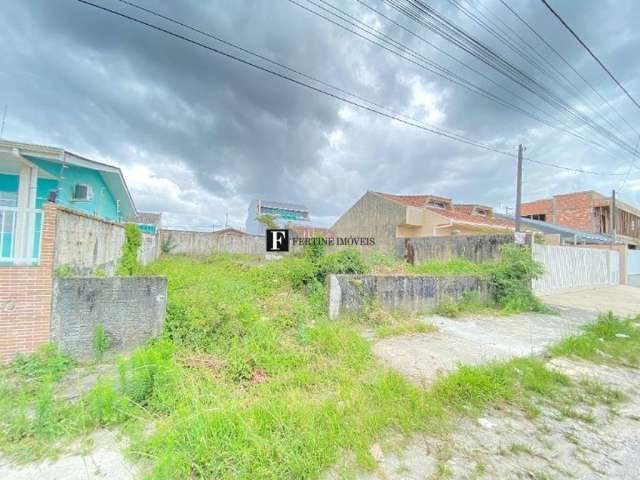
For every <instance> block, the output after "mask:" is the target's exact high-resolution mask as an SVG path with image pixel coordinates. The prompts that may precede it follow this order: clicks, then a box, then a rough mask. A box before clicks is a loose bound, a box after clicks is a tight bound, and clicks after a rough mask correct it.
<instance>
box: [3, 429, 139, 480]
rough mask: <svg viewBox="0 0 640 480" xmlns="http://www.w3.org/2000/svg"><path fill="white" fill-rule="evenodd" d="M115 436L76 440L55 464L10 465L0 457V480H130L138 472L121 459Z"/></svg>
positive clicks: (107, 433) (99, 434) (100, 432)
mask: <svg viewBox="0 0 640 480" xmlns="http://www.w3.org/2000/svg"><path fill="white" fill-rule="evenodd" d="M123 448H124V445H123V443H122V442H121V441H120V439H119V438H118V436H117V434H116V433H114V432H111V431H109V430H98V431H96V432H94V433H93V434H92V435H91V436H90V437H89V438H88V439H87V438H83V439H79V440H78V441H77V442H76V444H75V445H74V446H73V447H72V448H71V449H70V451H69V452H68V453H66V454H64V455H62V456H60V457H59V458H57V459H56V460H44V461H42V462H35V463H29V464H26V465H15V464H10V463H9V462H7V461H6V460H3V459H2V457H0V479H2V480H41V479H42V480H107V479H108V480H130V479H134V478H139V476H140V473H141V471H140V470H139V469H138V467H136V466H134V465H131V464H130V463H129V462H128V461H127V460H126V459H125V458H124V456H123V454H122V449H123Z"/></svg>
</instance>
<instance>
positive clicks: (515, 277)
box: [490, 245, 545, 311]
mask: <svg viewBox="0 0 640 480" xmlns="http://www.w3.org/2000/svg"><path fill="white" fill-rule="evenodd" d="M501 251H502V258H501V259H500V260H499V261H498V262H496V263H495V264H494V265H493V267H492V268H491V270H490V280H491V283H492V285H493V288H494V295H495V299H496V302H497V303H498V305H500V306H502V307H503V308H504V309H505V310H507V311H543V310H544V309H545V307H544V305H542V303H541V302H540V301H539V300H538V299H537V298H536V296H535V295H534V294H533V292H532V291H531V281H532V280H534V279H536V278H539V277H540V276H541V275H542V273H543V272H544V269H543V267H542V265H541V264H540V263H538V262H536V261H535V260H534V259H533V256H532V255H531V250H530V249H529V248H524V247H519V246H517V245H504V246H503V247H502V249H501Z"/></svg>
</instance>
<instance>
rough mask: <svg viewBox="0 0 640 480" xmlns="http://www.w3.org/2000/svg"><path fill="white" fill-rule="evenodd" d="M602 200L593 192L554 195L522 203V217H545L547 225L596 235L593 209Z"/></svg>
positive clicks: (600, 196)
mask: <svg viewBox="0 0 640 480" xmlns="http://www.w3.org/2000/svg"><path fill="white" fill-rule="evenodd" d="M604 198H605V197H603V196H602V195H600V194H599V193H597V192H593V191H588V192H577V193H568V194H565V195H554V197H553V198H550V199H543V200H536V201H534V202H526V203H523V204H522V215H523V216H528V215H546V222H547V223H553V224H556V225H562V226H565V227H570V228H575V229H577V230H582V231H584V232H592V233H597V232H596V223H595V218H594V216H593V215H594V213H593V211H594V210H593V209H594V206H595V205H596V203H598V202H599V203H601V202H602V199H604ZM599 203H598V204H599Z"/></svg>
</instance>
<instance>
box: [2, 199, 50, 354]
mask: <svg viewBox="0 0 640 480" xmlns="http://www.w3.org/2000/svg"><path fill="white" fill-rule="evenodd" d="M55 231H56V206H55V205H54V204H50V203H47V204H45V205H44V219H43V225H42V243H41V252H40V264H39V265H38V266H33V267H27V266H16V267H0V362H7V361H10V360H11V359H13V358H14V357H15V355H16V353H24V354H27V353H32V352H34V351H35V350H36V349H37V348H38V347H39V346H40V345H42V344H45V343H47V342H48V341H49V319H50V316H51V295H52V290H53V257H54V245H55Z"/></svg>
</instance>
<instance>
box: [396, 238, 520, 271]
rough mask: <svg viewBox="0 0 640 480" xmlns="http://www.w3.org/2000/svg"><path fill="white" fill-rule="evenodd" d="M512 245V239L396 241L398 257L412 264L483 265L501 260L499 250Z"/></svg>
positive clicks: (416, 239)
mask: <svg viewBox="0 0 640 480" xmlns="http://www.w3.org/2000/svg"><path fill="white" fill-rule="evenodd" d="M513 242H514V236H513V235H472V236H467V235H464V236H463V235H455V236H449V237H422V238H400V239H398V240H396V256H398V257H400V258H404V259H405V260H407V262H409V263H411V264H417V263H422V262H426V261H428V260H449V259H451V258H466V259H467V260H469V261H471V262H475V263H480V262H486V261H487V260H495V259H497V258H499V257H500V247H501V246H502V245H504V244H507V243H513Z"/></svg>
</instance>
